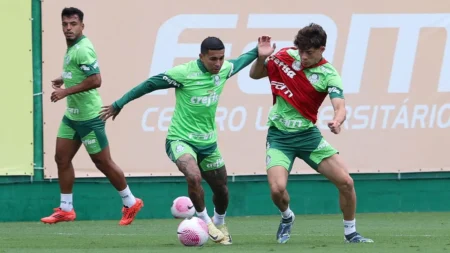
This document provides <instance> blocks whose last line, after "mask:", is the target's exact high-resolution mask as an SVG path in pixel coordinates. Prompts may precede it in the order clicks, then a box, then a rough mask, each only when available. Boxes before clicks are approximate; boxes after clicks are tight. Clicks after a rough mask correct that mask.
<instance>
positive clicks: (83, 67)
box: [80, 65, 91, 71]
mask: <svg viewBox="0 0 450 253" xmlns="http://www.w3.org/2000/svg"><path fill="white" fill-rule="evenodd" d="M80 69H81V70H83V71H89V70H91V69H90V68H89V67H88V66H86V65H81V66H80Z"/></svg>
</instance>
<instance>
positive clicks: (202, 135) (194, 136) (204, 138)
mask: <svg viewBox="0 0 450 253" xmlns="http://www.w3.org/2000/svg"><path fill="white" fill-rule="evenodd" d="M188 136H189V138H190V139H194V140H201V141H207V140H210V139H212V138H213V137H214V132H210V133H189V135H188Z"/></svg>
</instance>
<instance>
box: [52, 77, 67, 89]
mask: <svg viewBox="0 0 450 253" xmlns="http://www.w3.org/2000/svg"><path fill="white" fill-rule="evenodd" d="M63 84H64V81H63V79H62V77H58V78H56V79H54V80H52V87H53V89H57V88H61V86H62V85H63Z"/></svg>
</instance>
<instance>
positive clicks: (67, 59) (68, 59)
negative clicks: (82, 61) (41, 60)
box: [64, 55, 70, 65]
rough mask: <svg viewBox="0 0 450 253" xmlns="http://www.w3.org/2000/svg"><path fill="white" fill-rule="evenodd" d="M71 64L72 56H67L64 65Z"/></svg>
mask: <svg viewBox="0 0 450 253" xmlns="http://www.w3.org/2000/svg"><path fill="white" fill-rule="evenodd" d="M69 63H70V55H66V57H64V64H66V65H69Z"/></svg>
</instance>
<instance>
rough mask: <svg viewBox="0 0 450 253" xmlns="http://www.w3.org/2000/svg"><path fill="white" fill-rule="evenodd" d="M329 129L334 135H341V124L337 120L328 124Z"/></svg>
mask: <svg viewBox="0 0 450 253" xmlns="http://www.w3.org/2000/svg"><path fill="white" fill-rule="evenodd" d="M328 127H329V128H330V130H331V132H332V133H334V134H339V133H340V132H341V124H340V123H339V122H338V121H336V120H333V121H330V122H328Z"/></svg>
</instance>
